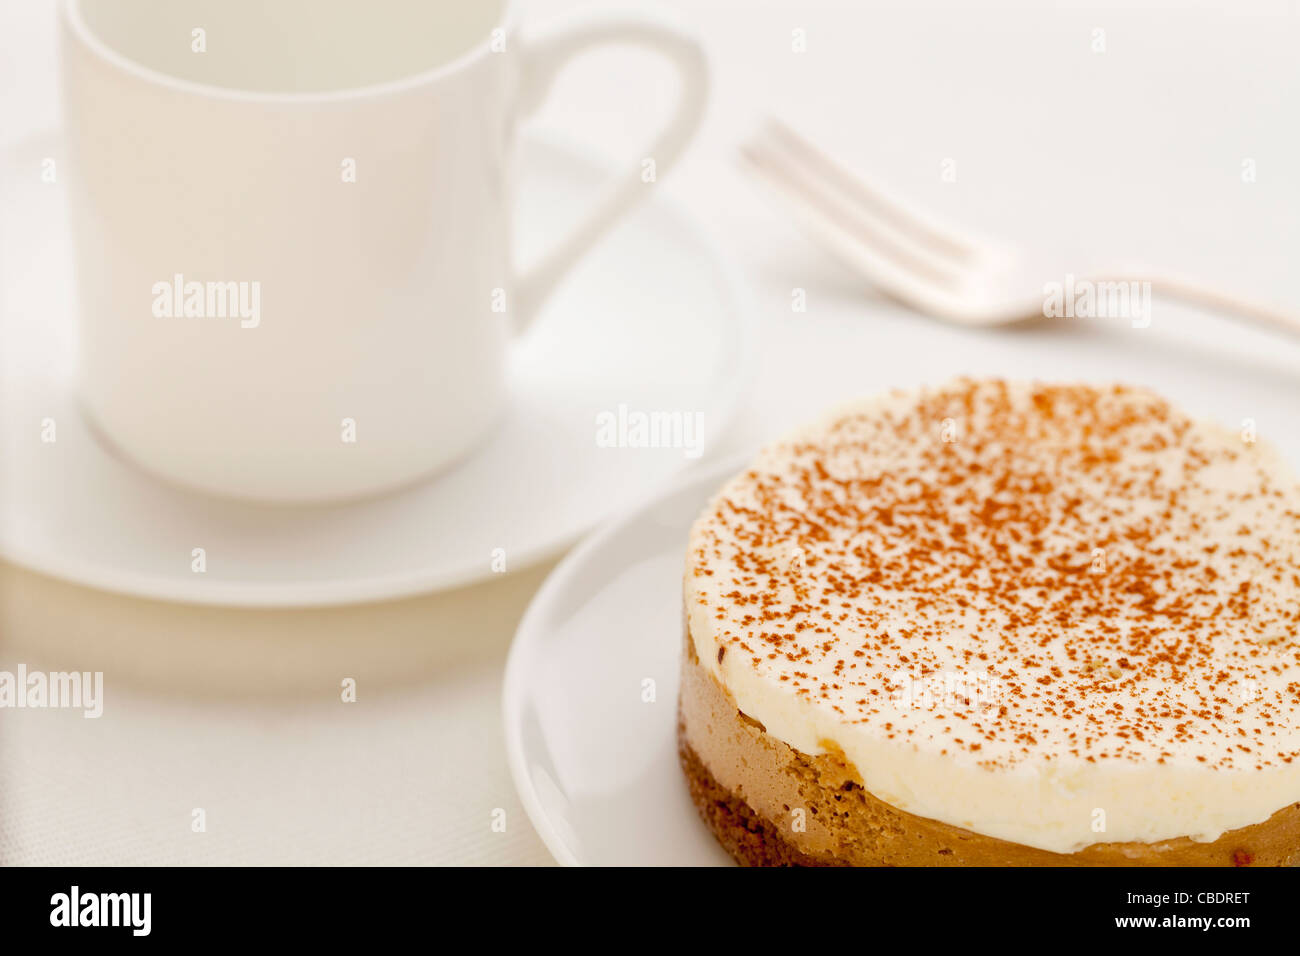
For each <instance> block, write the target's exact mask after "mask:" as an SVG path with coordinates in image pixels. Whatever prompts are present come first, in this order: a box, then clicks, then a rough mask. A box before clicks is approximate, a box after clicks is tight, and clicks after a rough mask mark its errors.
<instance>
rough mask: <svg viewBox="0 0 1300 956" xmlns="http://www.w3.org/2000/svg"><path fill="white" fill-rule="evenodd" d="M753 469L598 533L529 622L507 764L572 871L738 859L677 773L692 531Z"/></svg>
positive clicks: (681, 492)
mask: <svg viewBox="0 0 1300 956" xmlns="http://www.w3.org/2000/svg"><path fill="white" fill-rule="evenodd" d="M744 465H745V461H744V460H743V459H741V460H731V461H726V462H723V463H721V464H719V465H716V466H714V467H711V468H708V469H706V470H703V471H698V472H693V473H692V474H691V475H689V476H686V477H684V478H683V479H682V480H681V481H680V482H678V483H677V484H676V485H674V487H673V488H671V489H669V490H668V491H667V492H664V493H662V494H661V495H660V496H658V497H655V498H654V499H652V500H651V501H650V502H649V503H648V504H644V505H642V506H641V507H639V508H637V509H636V510H635V511H633V512H632V513H631V514H630V515H628V516H627V517H626V518H623V519H621V520H619V521H617V522H614V523H612V524H611V525H608V526H606V527H605V528H603V529H602V530H600V531H599V532H597V533H596V534H594V535H592V537H590V538H588V539H587V540H586V541H584V542H583V543H582V544H581V545H579V546H578V547H577V548H575V549H574V550H573V552H571V553H570V554H569V555H568V556H566V557H565V559H564V560H563V561H561V562H560V564H559V566H557V567H556V569H555V570H554V571H553V572H552V573H551V575H550V577H548V578H547V579H546V583H545V584H544V585H543V586H542V587H541V589H540V590H539V591H538V592H537V596H536V597H535V598H534V599H533V603H532V604H531V605H530V606H529V608H528V612H527V613H526V614H525V615H524V618H523V620H522V621H521V622H520V624H519V631H518V633H517V634H516V635H515V641H514V644H513V645H512V646H511V648H510V657H509V659H508V661H507V662H506V676H505V690H504V694H503V706H504V712H505V733H506V753H507V755H508V758H509V761H510V772H511V775H512V776H513V777H514V781H515V786H516V788H518V790H519V796H520V799H521V800H522V802H523V805H524V808H525V809H526V810H527V811H528V816H529V819H531V820H532V822H533V826H534V827H535V828H536V829H537V832H538V833H539V834H540V835H541V838H542V840H543V842H545V844H546V846H547V849H549V850H550V851H551V853H552V854H553V855H554V856H555V858H556V859H557V860H559V861H560V862H561V863H566V864H570V865H595V866H612V865H629V864H632V865H639V866H656V865H684V866H697V865H720V864H727V863H729V862H730V860H731V858H730V857H729V856H728V855H727V854H726V852H725V851H724V850H723V849H722V847H721V846H720V845H719V844H718V842H717V840H715V839H714V837H713V835H712V834H711V833H710V832H709V831H708V830H707V829H706V828H705V826H704V824H703V823H702V822H701V821H700V818H699V816H698V814H697V813H696V810H695V806H694V804H692V803H691V799H690V796H689V795H688V794H687V791H686V780H685V778H684V777H683V775H682V771H681V767H680V766H679V764H678V762H677V686H678V674H677V668H678V666H679V664H680V662H681V643H682V596H681V595H682V568H683V566H684V562H685V560H686V538H687V533H688V531H689V530H690V526H691V522H693V521H694V520H695V518H696V516H697V515H698V514H699V513H700V511H701V510H703V508H704V506H705V504H707V502H708V500H709V498H710V497H711V496H712V495H713V493H714V492H716V491H717V490H718V488H719V487H721V485H722V483H723V481H724V480H725V479H726V478H727V477H729V476H730V475H733V474H735V473H736V472H738V471H739V470H740V469H741V468H743V467H744ZM647 681H653V690H654V694H653V700H647V699H646V696H647V695H646V690H647V687H649V686H650V685H649V684H647Z"/></svg>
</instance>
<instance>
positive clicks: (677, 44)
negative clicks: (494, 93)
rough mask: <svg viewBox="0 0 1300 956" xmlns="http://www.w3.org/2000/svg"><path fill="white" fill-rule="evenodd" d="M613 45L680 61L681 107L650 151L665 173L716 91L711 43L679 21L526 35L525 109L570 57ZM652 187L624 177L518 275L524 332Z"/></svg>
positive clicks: (605, 22) (599, 21)
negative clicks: (707, 54)
mask: <svg viewBox="0 0 1300 956" xmlns="http://www.w3.org/2000/svg"><path fill="white" fill-rule="evenodd" d="M607 44H628V45H632V46H639V47H643V48H645V49H648V50H650V51H652V52H654V53H657V54H659V55H660V56H662V57H663V58H664V59H666V60H668V61H669V62H670V63H672V64H673V66H675V67H676V68H677V71H678V74H679V75H680V76H681V80H682V82H681V93H680V95H679V97H678V101H677V108H676V113H675V114H674V116H673V118H672V119H671V120H670V121H669V123H668V125H667V126H666V127H665V128H664V130H663V132H661V133H660V134H659V137H658V138H657V139H656V140H655V142H654V145H653V146H652V147H651V150H650V153H649V156H650V157H651V158H653V159H654V162H655V167H656V175H657V174H658V172H660V171H664V170H667V169H668V168H669V167H671V166H672V164H673V163H674V162H676V160H677V158H678V157H679V156H680V155H681V154H682V150H684V149H685V148H686V144H687V143H688V142H690V139H691V136H692V135H694V133H695V130H696V129H697V128H698V127H699V125H700V119H701V118H702V117H703V115H704V101H705V95H706V93H707V90H708V76H707V68H706V64H705V58H704V49H703V47H701V46H700V44H699V43H697V42H696V41H695V40H693V39H692V38H690V37H689V36H687V35H686V34H684V33H682V32H680V31H678V30H676V29H673V28H672V27H669V26H666V25H664V24H661V23H656V22H655V21H653V20H650V19H644V18H642V17H633V16H612V17H600V18H596V19H585V20H583V21H582V22H580V23H578V24H575V25H573V26H568V27H565V28H563V29H561V30H559V31H558V32H555V33H553V34H551V35H548V36H545V37H542V38H538V39H534V40H525V41H522V42H521V43H520V47H521V50H522V54H521V61H522V70H521V76H520V89H521V90H522V91H523V94H522V98H521V102H520V110H519V115H520V117H521V118H523V117H526V116H528V115H529V114H530V113H532V112H534V111H535V110H536V109H537V108H538V107H539V106H540V105H541V104H542V102H543V101H544V100H545V98H546V94H547V92H548V91H549V89H550V86H551V84H552V83H553V82H554V80H555V78H556V76H557V75H558V74H559V73H560V71H561V70H562V69H563V68H564V67H565V66H566V65H567V64H568V63H569V61H570V60H572V59H573V58H574V57H575V56H577V55H578V54H580V53H583V52H585V51H586V50H589V49H591V48H593V47H598V46H604V45H607ZM645 191H646V184H645V183H643V182H642V181H641V175H640V171H639V169H636V168H634V169H631V170H629V171H628V172H626V173H624V174H621V175H619V176H618V177H617V178H616V179H615V180H614V182H613V183H612V184H611V185H610V187H609V189H608V192H607V193H606V195H604V196H603V197H602V198H601V199H600V200H599V201H597V203H596V207H595V209H593V210H592V211H591V212H590V213H588V214H587V216H586V218H585V219H583V220H582V221H581V222H580V223H579V224H578V225H577V226H576V227H575V228H574V229H573V230H572V231H571V232H570V233H569V235H567V236H566V237H564V238H563V239H561V240H560V241H559V242H558V243H556V245H555V247H554V248H552V249H551V250H549V251H548V252H547V253H546V254H545V255H543V256H542V257H541V258H540V259H539V260H538V262H537V263H536V265H534V266H533V267H532V268H531V269H529V270H528V271H527V272H526V273H523V274H522V275H516V276H515V280H514V284H513V289H514V291H513V292H512V297H513V299H514V307H513V308H512V309H511V310H510V311H511V312H512V313H513V315H514V316H515V322H514V325H515V331H516V332H522V331H523V330H524V329H526V328H527V327H528V326H529V324H531V322H532V321H533V319H534V318H535V317H536V316H537V313H538V311H539V310H540V308H541V306H542V304H543V303H544V302H545V301H546V299H547V297H548V296H549V295H550V294H551V292H552V291H553V290H554V289H555V286H556V284H557V283H558V282H559V280H560V278H561V277H562V276H563V275H564V273H566V272H567V271H568V270H569V269H570V268H572V267H573V265H574V264H575V263H577V261H578V260H579V259H581V258H582V257H583V256H584V255H586V253H587V252H589V251H590V250H591V247H592V246H593V245H594V244H595V242H596V240H597V239H599V238H600V237H601V235H602V234H603V233H604V232H605V231H606V230H607V229H609V228H610V226H612V225H613V224H614V223H615V222H616V221H617V220H618V219H619V217H620V216H622V215H623V214H624V213H626V212H627V211H628V210H629V209H631V208H632V206H634V205H635V204H636V203H637V202H639V201H640V200H641V198H642V197H643V196H644V195H645Z"/></svg>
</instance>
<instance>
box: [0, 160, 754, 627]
mask: <svg viewBox="0 0 1300 956" xmlns="http://www.w3.org/2000/svg"><path fill="white" fill-rule="evenodd" d="M521 154H522V155H521V157H520V160H521V161H520V184H519V188H518V196H519V201H520V204H521V208H520V214H519V222H518V230H517V244H518V246H519V248H520V251H521V254H522V256H523V258H524V260H525V261H528V259H529V258H530V256H529V253H530V251H533V252H535V251H540V250H541V249H543V248H544V247H545V246H546V245H547V244H548V243H549V242H550V241H551V240H553V238H554V237H555V235H557V234H558V233H560V232H562V231H563V229H564V226H565V224H566V223H568V222H569V221H571V220H572V219H573V218H576V216H578V215H580V214H581V212H582V210H583V209H585V208H586V204H587V200H589V199H590V198H591V196H592V195H593V194H594V193H595V192H596V191H598V189H599V187H600V185H601V183H602V182H603V176H602V173H601V167H594V166H593V165H592V163H591V162H590V161H588V160H585V159H581V158H579V154H578V153H577V152H575V151H573V150H571V149H569V148H565V147H561V146H558V145H555V144H553V143H550V142H541V141H538V140H536V139H529V138H525V139H524V141H523V142H522V143H521ZM62 155H63V150H62V143H61V141H60V139H59V138H58V137H57V136H55V135H53V134H50V135H48V136H45V137H41V138H37V139H30V140H27V141H25V142H24V143H22V144H21V145H19V146H18V147H15V148H13V149H11V150H7V151H6V152H5V154H3V156H0V165H2V166H3V167H4V168H3V169H0V172H2V173H3V176H0V184H2V185H0V209H3V210H4V213H3V216H0V339H2V341H3V348H2V349H0V442H2V444H0V557H3V558H6V559H9V560H11V561H14V562H16V563H18V564H22V565H25V566H27V567H30V568H32V569H35V570H37V571H41V572H44V573H46V574H50V575H53V576H56V577H61V578H66V579H68V580H71V581H75V582H77V583H81V584H87V585H90V586H93V587H97V588H102V589H105V590H110V591H118V592H123V593H129V594H134V595H140V596H145V597H153V598H163V599H169V600H176V601H187V602H197V603H203V604H229V605H257V606H277V605H293V606H302V605H326V604H341V603H350V602H357V601H366V600H376V599H382V598H391V597H396V596H401V595H407V594H412V593H418V592H424V591H430V590H435V589H439V588H449V587H453V586H457V585H462V584H466V583H469V582H472V581H474V580H476V579H479V578H483V577H486V576H489V575H491V574H492V573H493V572H494V569H493V564H492V561H493V553H494V549H503V553H504V558H505V566H506V569H507V570H515V569H518V568H520V567H522V566H525V565H527V564H529V563H531V562H534V561H537V560H540V559H542V558H544V557H547V556H549V555H551V554H553V553H555V552H556V551H558V550H559V549H560V548H562V547H563V546H565V545H567V544H569V543H570V542H572V541H573V540H575V539H576V538H577V537H578V536H579V535H580V534H581V533H582V532H583V531H585V530H586V529H587V528H589V527H591V526H592V525H593V524H594V523H595V522H596V521H598V520H599V519H600V518H601V517H603V516H604V515H606V514H609V513H612V512H614V511H617V510H618V509H619V508H620V507H623V506H625V505H626V504H627V502H629V501H631V500H635V499H636V498H638V497H640V496H642V495H644V494H645V493H646V492H647V490H648V489H651V488H653V487H655V486H658V485H659V484H660V483H662V482H664V481H665V480H667V479H669V478H670V477H671V476H672V475H673V474H674V473H676V472H678V471H679V470H680V469H681V468H682V467H683V466H685V465H687V464H689V461H690V460H689V459H688V458H687V457H686V454H685V453H684V451H683V450H682V449H646V448H602V447H598V445H597V441H596V417H597V415H598V414H599V413H601V412H603V411H609V412H613V413H617V411H618V409H619V406H620V405H626V406H627V408H628V409H629V410H631V411H643V412H651V411H667V412H672V411H682V412H687V411H689V412H696V411H698V412H700V413H701V414H702V416H703V417H702V423H703V434H704V439H705V447H706V448H707V445H708V443H709V438H710V437H711V436H713V435H716V434H718V433H719V432H720V429H721V427H722V426H723V425H724V424H725V422H726V420H727V418H728V416H729V415H730V414H731V412H732V410H733V409H734V407H735V404H736V402H737V400H738V398H739V396H740V393H741V390H742V388H743V385H744V383H745V380H746V379H747V377H748V371H749V365H750V357H751V355H752V349H751V334H750V329H749V328H748V327H747V321H746V320H747V319H748V318H749V316H748V315H747V314H746V311H747V310H746V307H745V300H744V293H743V286H742V285H741V284H740V282H739V281H738V279H737V277H736V274H735V272H734V268H733V266H732V265H731V264H730V261H729V260H728V259H727V258H726V257H725V256H724V255H723V254H722V252H721V251H720V250H719V249H718V248H717V247H716V246H715V244H714V243H713V242H712V240H711V239H709V238H708V236H707V235H706V234H705V233H704V232H703V231H702V230H701V227H700V226H699V225H698V224H697V223H696V222H694V221H693V220H692V219H691V218H690V217H689V216H688V215H687V214H686V213H685V212H684V211H683V210H682V209H680V208H678V207H677V206H675V205H673V204H672V203H671V202H669V201H667V200H665V199H664V198H663V197H661V196H660V197H652V198H651V199H650V200H649V201H648V202H647V203H646V204H645V205H644V206H643V207H641V208H640V209H639V210H638V211H637V212H635V213H634V214H633V215H632V216H631V217H630V218H629V219H628V220H627V221H625V222H624V223H622V224H621V225H620V226H619V227H618V228H617V229H616V231H615V232H614V233H612V234H611V235H610V236H609V237H608V238H607V239H606V240H605V241H604V242H603V243H602V244H601V245H600V246H599V247H598V248H597V249H596V251H594V252H593V253H592V254H591V255H590V256H589V257H588V258H587V259H586V260H585V261H584V262H582V263H581V264H580V265H579V267H578V268H577V269H576V270H575V271H574V273H573V274H572V275H571V277H570V278H569V280H568V281H566V282H565V284H564V286H563V287H562V288H561V289H560V290H559V291H558V292H557V293H556V295H555V297H554V299H553V300H552V301H551V303H550V305H549V306H548V307H547V309H546V313H545V314H544V315H543V316H541V318H540V319H539V321H538V322H537V324H536V326H535V327H534V331H533V333H532V334H531V336H530V337H529V338H527V339H525V340H524V341H522V342H520V343H519V344H518V346H517V349H516V352H515V353H514V355H513V356H512V361H513V363H514V375H513V376H512V395H511V404H510V411H509V413H508V415H507V417H506V420H505V422H504V423H503V424H502V425H501V426H500V427H499V428H498V430H497V432H496V433H495V435H494V436H493V438H492V439H491V440H490V442H489V443H488V444H487V445H486V446H485V447H484V448H483V449H481V450H480V451H479V452H478V453H477V454H476V455H475V456H474V457H473V458H472V459H471V460H469V461H467V462H465V463H463V464H462V465H460V466H458V467H457V468H456V469H454V470H453V471H450V472H448V473H446V474H444V475H443V476H441V477H439V478H436V479H434V480H432V481H430V482H427V483H425V484H423V485H420V486H417V487H413V488H410V489H408V490H405V491H402V492H399V493H396V494H392V495H389V496H387V497H383V498H378V499H373V500H369V501H365V502H360V503H352V504H345V505H338V506H329V507H303V508H274V507H268V506H260V505H246V504H239V503H233V502H229V501H220V500H216V499H211V498H207V497H204V496H202V495H199V494H196V493H192V492H188V491H185V490H182V489H178V488H174V487H171V486H169V485H167V484H164V483H162V482H160V481H158V480H156V479H154V478H151V477H150V476H147V475H145V474H142V473H141V472H140V471H138V470H136V469H135V468H133V467H131V466H130V465H129V464H126V463H124V462H122V461H119V460H118V459H117V458H115V457H113V455H112V454H110V453H109V452H108V451H106V450H105V448H104V447H103V446H102V445H101V444H100V443H99V441H98V440H97V439H96V438H95V437H94V436H93V435H92V434H91V433H90V432H89V431H88V430H87V429H86V427H85V425H84V424H83V422H82V419H81V417H80V415H79V413H78V411H77V409H76V407H75V401H74V396H73V391H72V381H73V369H72V354H73V349H72V346H73V341H74V340H73V334H74V330H73V323H72V312H73V303H72V294H71V262H70V246H71V242H70V237H69V236H68V233H67V229H66V225H65V223H66V215H65V211H64V208H63V206H64V203H63V196H62V187H61V186H58V185H46V184H43V183H42V182H41V177H40V173H41V168H42V160H43V159H44V158H45V157H52V158H54V159H55V160H56V162H57V163H58V165H57V166H56V168H57V169H62V163H61V162H60V160H61V159H62ZM647 188H654V187H647ZM47 418H49V419H53V420H54V421H55V423H56V428H57V433H56V434H57V441H56V442H54V443H44V442H42V441H41V429H42V421H43V420H44V419H47ZM199 547H201V548H204V549H205V553H206V563H207V570H206V572H205V573H202V574H197V573H194V572H193V571H192V570H191V551H192V549H194V548H199Z"/></svg>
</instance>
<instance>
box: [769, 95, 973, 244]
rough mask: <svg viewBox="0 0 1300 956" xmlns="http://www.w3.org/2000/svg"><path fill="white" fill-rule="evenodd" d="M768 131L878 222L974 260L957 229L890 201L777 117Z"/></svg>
mask: <svg viewBox="0 0 1300 956" xmlns="http://www.w3.org/2000/svg"><path fill="white" fill-rule="evenodd" d="M765 129H766V131H767V132H768V134H769V135H770V136H772V137H773V138H774V139H775V140H776V141H778V142H779V143H780V144H781V146H782V148H784V149H786V150H787V151H789V152H790V153H791V154H793V155H795V156H797V157H798V158H799V160H800V162H801V163H803V165H804V166H805V167H807V168H809V169H810V170H814V171H815V172H816V174H817V175H818V176H821V177H824V178H825V179H826V180H827V181H829V182H833V183H834V184H835V186H836V188H837V189H838V190H839V191H840V192H841V193H843V194H844V195H845V196H846V197H848V198H849V199H851V200H852V201H853V202H854V203H856V204H857V205H858V206H859V207H861V208H862V209H863V210H865V211H867V212H869V213H870V214H871V215H873V216H875V217H876V218H877V219H880V220H881V221H883V222H886V223H888V224H889V226H890V227H891V228H893V229H895V230H896V231H897V232H899V233H901V234H903V235H905V236H907V237H908V238H909V239H911V240H912V241H914V242H917V243H919V244H922V245H926V246H930V247H933V248H934V250H936V251H937V252H940V253H942V254H944V255H947V256H951V257H952V258H954V259H957V260H960V261H968V260H970V259H971V258H973V257H974V255H975V253H976V251H977V248H976V245H975V244H974V243H972V242H970V241H968V240H965V239H963V238H961V237H960V235H959V234H958V232H957V230H954V229H950V228H947V227H941V226H939V224H938V223H935V222H934V221H933V220H928V219H922V218H921V217H920V216H919V215H918V214H917V213H915V212H912V211H910V210H908V209H907V208H906V207H904V206H900V205H899V204H898V203H896V202H893V201H891V200H890V199H888V198H887V197H886V195H884V194H883V193H882V192H881V191H880V190H878V189H873V188H872V187H871V186H870V185H868V183H867V182H866V181H865V180H864V179H863V178H862V176H861V175H859V174H857V173H855V172H853V171H852V170H850V169H848V168H847V167H846V166H844V165H842V164H841V163H840V162H838V161H837V160H835V159H832V158H831V156H830V155H828V154H827V153H826V152H824V151H823V150H821V149H819V148H818V147H816V146H814V145H813V144H812V143H811V142H809V141H808V140H807V139H806V138H804V137H803V136H802V135H800V134H799V133H798V132H796V131H795V130H794V129H793V128H791V127H790V126H789V125H788V124H786V123H785V122H783V121H781V120H780V119H778V118H776V117H768V119H767V122H766V123H765Z"/></svg>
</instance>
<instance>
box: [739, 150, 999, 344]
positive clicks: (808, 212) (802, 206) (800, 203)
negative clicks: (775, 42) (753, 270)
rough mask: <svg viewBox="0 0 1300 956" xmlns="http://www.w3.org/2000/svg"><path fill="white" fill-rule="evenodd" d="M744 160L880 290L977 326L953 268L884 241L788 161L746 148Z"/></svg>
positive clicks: (808, 227)
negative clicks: (962, 294)
mask: <svg viewBox="0 0 1300 956" xmlns="http://www.w3.org/2000/svg"><path fill="white" fill-rule="evenodd" d="M740 153H741V157H742V159H743V160H744V162H745V163H746V164H747V165H748V166H749V168H750V169H751V171H752V172H754V173H755V174H756V175H757V177H758V178H759V179H760V180H761V181H762V182H763V183H764V184H765V185H766V186H768V187H769V188H771V189H773V190H774V191H775V192H776V193H777V194H778V195H779V197H780V198H781V199H782V200H783V201H784V202H785V203H787V204H788V205H789V206H790V207H791V208H792V209H793V210H794V212H795V213H796V214H797V216H798V218H799V220H800V221H801V223H802V224H803V225H804V227H805V229H806V230H807V231H809V232H810V233H812V238H813V239H815V240H816V241H818V242H819V244H821V245H822V246H824V247H825V248H826V249H827V250H828V251H829V252H831V253H832V254H833V255H835V256H836V257H837V258H839V259H841V260H842V261H844V262H846V263H847V264H848V265H849V266H850V267H851V268H853V269H854V270H855V271H857V272H859V273H861V274H863V275H865V276H866V277H867V278H869V279H870V280H872V282H873V283H874V284H875V285H876V286H877V288H878V289H879V290H880V291H882V292H884V293H886V294H887V295H889V296H891V297H892V298H894V299H897V300H899V301H902V302H904V303H906V304H907V305H910V306H912V307H913V308H917V309H920V310H921V311H924V312H928V313H930V314H932V315H937V316H940V317H943V318H947V319H949V320H950V321H954V322H960V323H969V322H971V321H972V320H973V317H972V315H971V314H970V310H969V308H967V307H965V306H964V304H963V300H962V298H961V296H960V295H959V294H958V285H959V283H958V276H957V275H956V274H954V273H953V272H952V271H950V270H951V269H953V268H954V267H953V265H952V264H951V263H948V264H942V263H940V264H936V263H934V262H932V261H930V260H928V259H924V258H918V257H917V256H915V255H912V254H911V253H910V252H909V251H908V250H907V249H905V248H903V247H901V246H900V245H899V244H898V243H897V242H896V241H895V239H894V237H891V236H888V235H883V234H881V231H880V230H879V229H878V228H876V227H875V226H873V224H871V223H869V222H866V223H864V222H863V220H862V217H861V216H859V215H858V214H857V213H856V212H855V211H854V210H852V209H850V208H847V207H846V206H845V205H844V203H843V202H842V200H841V199H839V198H838V196H837V195H836V194H833V193H828V192H826V191H825V190H819V189H818V188H817V187H816V185H813V184H810V182H809V180H808V177H807V176H806V175H800V173H801V172H802V171H801V170H800V169H799V168H798V167H793V168H794V172H793V173H792V171H791V168H792V167H791V163H790V161H789V160H788V158H786V157H783V156H780V155H779V154H774V153H772V152H771V151H769V150H766V149H764V148H763V147H762V146H756V145H754V144H748V145H745V146H742V147H741V151H740Z"/></svg>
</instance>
